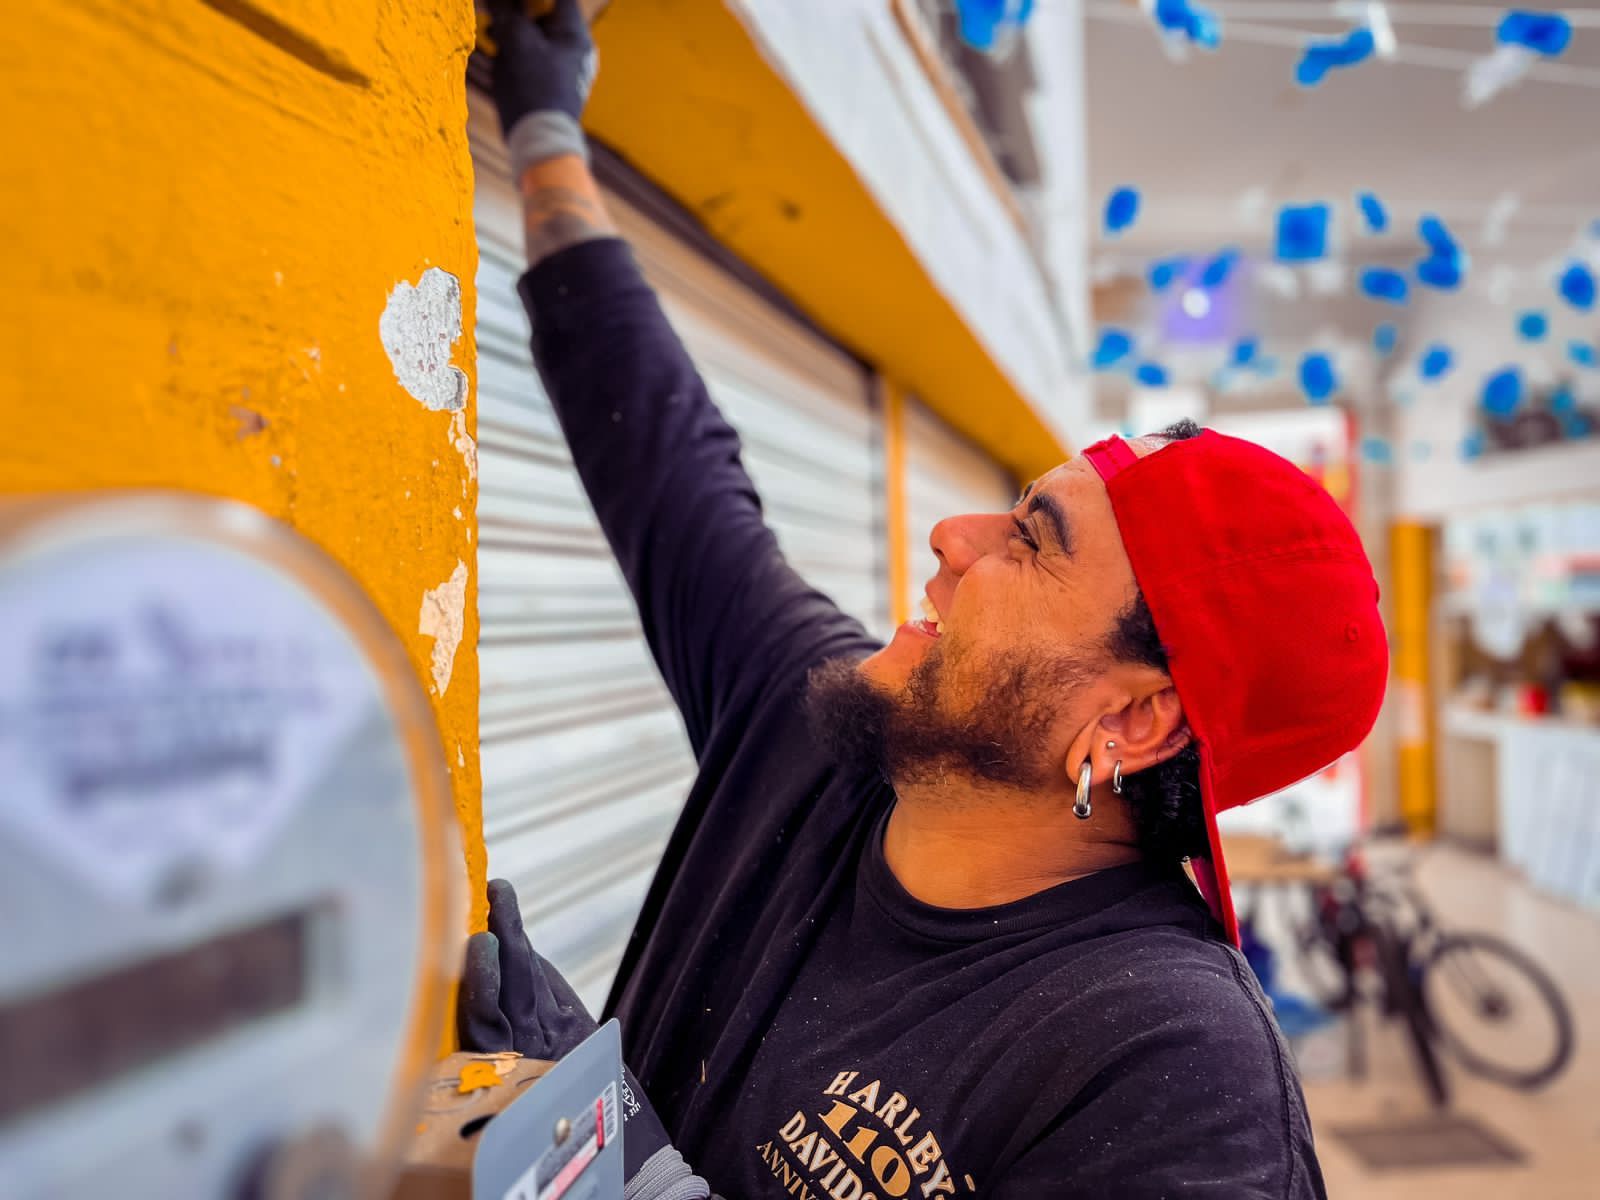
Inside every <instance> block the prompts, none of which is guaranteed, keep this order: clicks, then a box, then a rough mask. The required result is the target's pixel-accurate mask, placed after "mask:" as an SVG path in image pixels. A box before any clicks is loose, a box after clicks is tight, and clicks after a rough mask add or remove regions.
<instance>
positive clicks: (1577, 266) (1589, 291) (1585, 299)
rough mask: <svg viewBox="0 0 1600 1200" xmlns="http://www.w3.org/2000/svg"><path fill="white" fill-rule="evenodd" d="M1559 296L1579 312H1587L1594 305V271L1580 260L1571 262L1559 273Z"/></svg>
mask: <svg viewBox="0 0 1600 1200" xmlns="http://www.w3.org/2000/svg"><path fill="white" fill-rule="evenodd" d="M1556 286H1557V290H1559V291H1560V293H1561V298H1562V299H1563V300H1565V301H1566V302H1567V303H1568V304H1570V305H1572V307H1573V308H1575V309H1577V310H1578V311H1579V312H1588V311H1589V310H1590V309H1591V308H1593V307H1594V294H1595V285H1594V272H1593V271H1591V270H1589V268H1588V267H1586V266H1584V265H1583V264H1582V263H1580V262H1575V263H1572V264H1571V265H1570V266H1568V267H1567V269H1566V270H1565V271H1563V272H1562V273H1561V281H1560V283H1558V284H1557V285H1556Z"/></svg>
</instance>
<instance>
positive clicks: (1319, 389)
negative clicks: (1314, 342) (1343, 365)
mask: <svg viewBox="0 0 1600 1200" xmlns="http://www.w3.org/2000/svg"><path fill="white" fill-rule="evenodd" d="M1300 390H1301V391H1303V392H1304V393H1305V394H1306V399H1307V400H1309V401H1310V402H1311V403H1312V404H1326V403H1327V402H1328V397H1330V396H1332V395H1333V394H1334V393H1335V392H1336V391H1338V390H1339V377H1338V376H1337V375H1335V374H1334V370H1333V360H1332V359H1330V358H1329V357H1328V356H1327V355H1326V354H1318V353H1313V354H1307V355H1306V356H1305V357H1304V358H1302V359H1301V360H1300Z"/></svg>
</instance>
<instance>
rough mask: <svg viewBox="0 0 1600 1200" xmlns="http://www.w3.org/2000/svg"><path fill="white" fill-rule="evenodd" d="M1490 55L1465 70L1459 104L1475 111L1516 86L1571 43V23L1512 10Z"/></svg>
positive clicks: (1498, 30)
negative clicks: (1537, 64) (1535, 68)
mask: <svg viewBox="0 0 1600 1200" xmlns="http://www.w3.org/2000/svg"><path fill="white" fill-rule="evenodd" d="M1494 39H1495V48H1494V52H1493V53H1492V54H1489V55H1486V56H1485V57H1483V58H1480V59H1478V60H1477V61H1476V62H1474V63H1473V64H1472V65H1471V66H1470V67H1468V68H1467V75H1466V80H1465V82H1464V85H1463V88H1462V95H1461V102H1462V103H1463V104H1464V105H1466V107H1468V108H1477V107H1478V106H1479V105H1480V104H1483V103H1485V102H1487V101H1488V100H1490V99H1492V98H1493V97H1494V96H1497V95H1498V94H1499V93H1501V92H1503V91H1505V89H1506V88H1508V87H1511V86H1512V85H1513V84H1515V83H1517V82H1518V81H1519V80H1521V79H1522V77H1523V76H1524V75H1526V74H1527V73H1528V72H1529V71H1531V70H1532V69H1533V64H1534V63H1536V62H1538V61H1539V59H1541V58H1555V57H1557V56H1559V55H1560V54H1562V53H1564V52H1565V51H1566V48H1567V46H1568V44H1569V43H1570V42H1571V41H1572V22H1571V21H1569V20H1567V18H1566V17H1564V16H1562V15H1561V14H1560V13H1536V12H1523V11H1519V10H1516V9H1513V10H1512V11H1510V12H1508V13H1506V15H1505V16H1503V17H1501V18H1500V24H1499V26H1498V27H1497V28H1496V29H1495V34H1494Z"/></svg>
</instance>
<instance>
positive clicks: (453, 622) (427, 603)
mask: <svg viewBox="0 0 1600 1200" xmlns="http://www.w3.org/2000/svg"><path fill="white" fill-rule="evenodd" d="M466 610H467V564H466V563H464V562H462V561H461V560H460V559H457V560H456V569H455V570H454V571H452V572H450V578H449V579H447V580H445V581H444V582H443V583H441V584H440V585H439V586H438V587H436V588H429V589H428V590H427V591H425V592H423V593H422V612H421V614H420V615H419V616H418V618H417V632H418V633H420V634H422V636H423V637H431V638H432V639H433V686H434V690H435V691H436V692H437V693H438V694H439V695H441V696H442V695H444V693H445V689H446V688H448V687H449V686H450V672H451V671H452V670H453V669H454V668H455V663H456V649H457V647H459V646H460V645H461V631H462V627H463V623H464V621H465V617H466Z"/></svg>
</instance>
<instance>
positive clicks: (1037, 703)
mask: <svg viewBox="0 0 1600 1200" xmlns="http://www.w3.org/2000/svg"><path fill="white" fill-rule="evenodd" d="M971 658H972V656H971V655H970V654H961V653H959V652H957V653H956V654H954V655H950V656H947V655H946V654H945V653H944V647H943V646H938V645H936V646H934V647H933V649H932V650H931V651H930V652H929V653H928V655H927V657H926V658H924V659H923V660H922V661H921V662H920V663H918V664H917V665H916V667H915V668H913V670H912V672H911V675H910V677H909V678H908V679H907V680H906V685H905V688H904V690H903V692H902V693H901V694H899V695H896V694H895V693H893V692H890V691H888V690H887V689H885V688H882V687H879V686H878V685H877V684H875V683H873V682H872V681H871V680H870V679H868V678H867V677H866V676H865V675H863V674H862V673H861V669H860V662H859V661H858V660H852V659H832V660H830V661H828V662H825V663H823V664H822V665H820V666H818V667H816V668H815V669H814V670H813V671H812V672H811V675H810V678H809V680H808V687H807V692H806V715H807V719H808V721H809V723H810V726H811V731H812V736H813V737H815V738H816V740H817V741H818V742H819V743H820V744H821V745H822V747H823V748H824V749H825V750H827V751H828V753H829V754H831V755H832V756H833V758H834V759H835V760H836V761H837V762H838V763H839V764H840V765H841V766H844V767H847V768H851V769H855V770H859V771H863V772H875V773H877V774H878V775H880V776H881V777H882V778H883V779H884V780H885V781H886V782H888V783H890V784H898V785H901V786H904V785H907V784H913V783H946V782H949V781H950V778H951V776H956V777H959V778H962V779H967V780H972V781H981V782H984V783H989V784H999V785H1004V786H1009V787H1020V788H1036V787H1039V786H1041V785H1042V784H1044V783H1046V782H1047V781H1048V780H1050V779H1051V778H1053V777H1058V776H1059V775H1060V774H1061V771H1062V765H1061V763H1059V762H1057V761H1056V758H1055V756H1054V755H1053V754H1052V753H1051V750H1050V744H1049V743H1050V732H1051V729H1052V727H1053V726H1054V724H1055V722H1056V718H1057V716H1058V715H1059V713H1060V711H1061V706H1062V701H1063V700H1065V699H1066V698H1067V697H1068V696H1069V695H1070V694H1071V692H1072V690H1074V689H1075V688H1077V687H1078V686H1080V685H1082V684H1083V683H1084V682H1086V681H1087V680H1088V679H1089V678H1091V677H1092V674H1093V665H1092V664H1091V663H1089V662H1087V661H1086V660H1085V659H1082V658H1077V657H1072V656H1067V655H1013V654H997V655H991V656H988V657H987V658H985V659H984V660H982V661H981V662H970V661H969V660H970V659H971ZM959 676H966V677H968V678H972V679H978V680H982V681H983V682H982V684H981V685H980V686H978V687H976V688H973V689H970V690H972V691H973V692H974V698H972V699H971V700H968V701H965V702H959V703H958V702H957V700H956V698H955V697H953V696H949V695H947V694H946V693H947V692H949V691H950V689H949V688H948V687H947V686H946V683H947V681H948V680H950V679H951V678H952V677H959Z"/></svg>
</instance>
